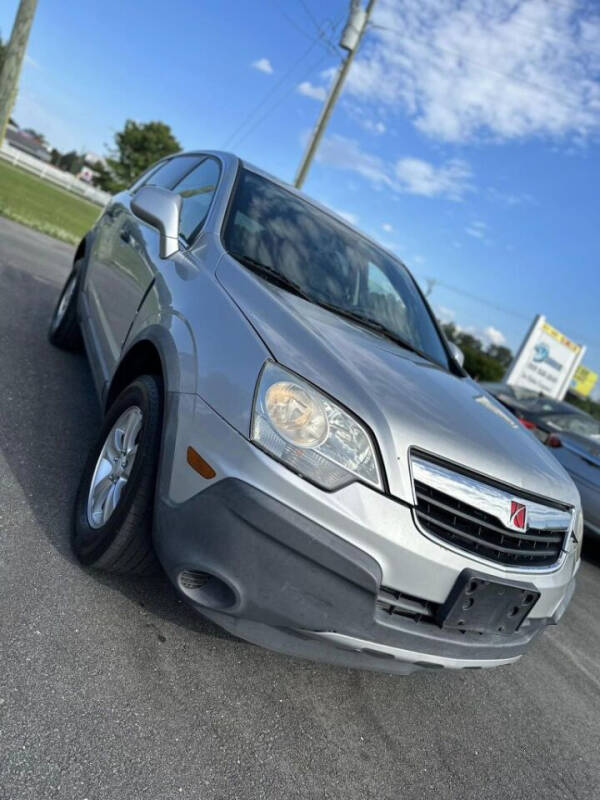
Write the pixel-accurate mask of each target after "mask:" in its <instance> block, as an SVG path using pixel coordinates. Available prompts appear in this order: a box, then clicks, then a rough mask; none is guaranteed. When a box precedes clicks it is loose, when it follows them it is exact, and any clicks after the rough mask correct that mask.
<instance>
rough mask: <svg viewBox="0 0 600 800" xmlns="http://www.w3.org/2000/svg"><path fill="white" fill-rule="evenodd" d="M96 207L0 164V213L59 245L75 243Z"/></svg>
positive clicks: (92, 219)
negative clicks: (45, 234) (47, 235)
mask: <svg viewBox="0 0 600 800" xmlns="http://www.w3.org/2000/svg"><path fill="white" fill-rule="evenodd" d="M100 210H101V209H100V206H97V205H95V204H94V203H90V202H89V201H88V200H84V199H83V198H81V197H78V196H77V195H75V194H72V193H70V192H67V191H65V190H63V189H60V188H58V186H54V184H52V183H48V182H47V181H44V180H42V179H41V178H37V177H36V176H35V175H31V174H30V173H28V172H25V171H24V170H22V169H19V168H18V167H13V166H12V165H10V164H7V163H6V162H5V161H0V214H1V215H2V216H4V217H8V218H9V219H14V220H15V221H16V222H21V223H22V224H23V225H28V226H29V227H30V228H35V229H36V230H38V231H41V232H42V233H47V234H49V235H50V236H54V238H55V239H60V240H61V241H63V242H69V243H71V244H77V243H78V242H79V241H80V239H81V237H82V236H83V235H84V233H86V232H87V231H88V230H89V229H90V228H91V227H92V225H93V224H94V222H95V220H96V219H97V218H98V215H99V214H100Z"/></svg>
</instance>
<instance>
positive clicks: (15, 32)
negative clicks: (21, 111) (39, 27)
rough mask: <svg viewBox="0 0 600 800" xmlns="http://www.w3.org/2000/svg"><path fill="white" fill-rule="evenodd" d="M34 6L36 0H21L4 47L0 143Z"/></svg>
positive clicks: (1, 81)
mask: <svg viewBox="0 0 600 800" xmlns="http://www.w3.org/2000/svg"><path fill="white" fill-rule="evenodd" d="M36 6H37V0H21V2H20V3H19V8H18V10H17V16H16V17H15V23H14V25H13V29H12V33H11V35H10V39H9V40H8V45H7V47H6V53H5V56H4V66H3V67H2V72H0V145H1V144H2V142H3V141H4V134H5V133H6V126H7V125H8V120H9V119H10V112H11V111H12V108H13V105H14V103H15V98H16V96H17V86H18V85H19V73H20V72H21V65H22V63H23V57H24V56H25V49H26V48H27V40H28V39H29V31H30V30H31V23H32V22H33V17H34V14H35V7H36Z"/></svg>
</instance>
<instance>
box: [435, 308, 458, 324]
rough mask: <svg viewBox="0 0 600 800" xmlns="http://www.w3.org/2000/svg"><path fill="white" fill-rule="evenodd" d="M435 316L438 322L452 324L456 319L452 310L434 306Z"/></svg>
mask: <svg viewBox="0 0 600 800" xmlns="http://www.w3.org/2000/svg"><path fill="white" fill-rule="evenodd" d="M435 315H436V317H437V318H438V319H439V320H440V322H454V320H455V318H456V312H455V311H454V309H452V308H448V307H447V306H436V307H435Z"/></svg>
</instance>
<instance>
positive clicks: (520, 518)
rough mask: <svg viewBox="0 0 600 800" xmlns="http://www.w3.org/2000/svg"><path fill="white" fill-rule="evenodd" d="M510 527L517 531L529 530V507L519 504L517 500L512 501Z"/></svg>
mask: <svg viewBox="0 0 600 800" xmlns="http://www.w3.org/2000/svg"><path fill="white" fill-rule="evenodd" d="M510 527H511V528H514V529H515V530H516V531H524V530H526V528H527V506H525V505H523V503H517V501H516V500H511V501H510Z"/></svg>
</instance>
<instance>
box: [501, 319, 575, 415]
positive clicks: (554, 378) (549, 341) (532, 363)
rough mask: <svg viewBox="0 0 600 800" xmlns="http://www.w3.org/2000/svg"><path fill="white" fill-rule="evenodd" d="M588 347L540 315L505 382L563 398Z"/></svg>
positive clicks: (535, 320) (556, 397)
mask: <svg viewBox="0 0 600 800" xmlns="http://www.w3.org/2000/svg"><path fill="white" fill-rule="evenodd" d="M584 352H585V347H584V346H583V345H580V344H576V343H575V342H572V341H571V340H570V339H569V338H568V337H567V336H565V335H564V334H563V333H561V332H560V331H558V330H556V328H553V327H552V325H550V324H549V323H548V322H546V318H545V317H543V316H542V315H538V316H537V317H536V318H535V319H534V321H533V324H532V326H531V328H530V329H529V332H528V334H527V336H526V337H525V340H524V341H523V344H522V345H521V347H520V348H519V352H518V353H517V355H516V356H515V359H514V361H513V363H512V364H511V365H510V367H509V369H508V372H507V374H506V377H505V381H506V383H509V384H511V385H513V386H523V387H524V388H525V389H531V390H532V391H534V392H540V393H541V394H545V395H547V396H548V397H554V398H555V399H557V400H562V399H563V397H564V396H565V394H566V393H567V389H568V388H569V387H570V385H571V381H572V379H573V376H574V375H575V372H576V370H577V367H578V366H579V362H580V361H581V359H582V358H583V354H584Z"/></svg>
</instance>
